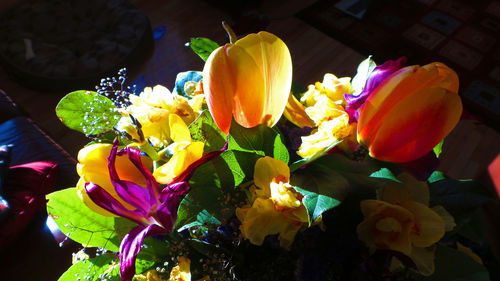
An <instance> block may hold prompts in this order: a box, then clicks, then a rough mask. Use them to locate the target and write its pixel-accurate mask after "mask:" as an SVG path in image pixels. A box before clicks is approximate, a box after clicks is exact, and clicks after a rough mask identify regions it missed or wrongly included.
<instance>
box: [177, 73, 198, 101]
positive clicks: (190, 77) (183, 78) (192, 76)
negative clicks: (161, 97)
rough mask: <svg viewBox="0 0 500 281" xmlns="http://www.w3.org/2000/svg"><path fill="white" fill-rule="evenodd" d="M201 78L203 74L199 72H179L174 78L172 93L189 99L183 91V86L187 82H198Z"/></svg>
mask: <svg viewBox="0 0 500 281" xmlns="http://www.w3.org/2000/svg"><path fill="white" fill-rule="evenodd" d="M202 77H203V74H202V73H201V72H200V71H185V72H179V73H178V74H177V77H176V78H175V87H174V90H173V91H172V92H173V93H177V94H178V95H181V96H185V97H187V98H190V97H189V96H188V95H187V94H186V92H185V91H184V85H185V84H186V82H189V81H193V82H198V81H200V80H201V78H202Z"/></svg>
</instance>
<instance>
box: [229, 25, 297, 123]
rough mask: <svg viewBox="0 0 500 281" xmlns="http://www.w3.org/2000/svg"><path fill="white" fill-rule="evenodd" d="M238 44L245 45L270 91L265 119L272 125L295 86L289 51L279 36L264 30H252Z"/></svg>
mask: <svg viewBox="0 0 500 281" xmlns="http://www.w3.org/2000/svg"><path fill="white" fill-rule="evenodd" d="M235 45H237V46H239V47H241V48H243V49H244V50H245V51H246V52H247V53H248V54H249V55H250V56H251V57H252V58H253V60H254V61H255V63H256V64H257V66H258V67H259V68H260V73H262V75H263V77H264V81H265V86H264V87H265V92H266V93H267V94H266V96H265V99H266V100H265V103H264V105H265V108H264V116H263V119H262V121H264V122H266V123H265V124H266V125H268V126H273V125H274V124H276V122H278V120H279V118H280V117H281V114H282V113H283V110H284V109H285V106H286V103H287V101H288V95H289V93H290V89H291V86H292V58H291V56H290V51H289V50H288V47H287V46H286V44H285V43H284V42H283V41H282V40H281V39H280V38H278V37H277V36H275V35H273V34H271V33H269V32H265V31H261V32H259V33H257V34H250V35H248V36H246V37H244V38H242V39H240V40H238V41H236V43H235Z"/></svg>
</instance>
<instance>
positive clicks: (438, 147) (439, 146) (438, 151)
mask: <svg viewBox="0 0 500 281" xmlns="http://www.w3.org/2000/svg"><path fill="white" fill-rule="evenodd" d="M443 143H444V139H443V140H442V141H440V142H439V143H438V144H437V145H436V146H435V147H434V149H433V150H434V154H436V157H438V158H439V155H441V152H442V151H443Z"/></svg>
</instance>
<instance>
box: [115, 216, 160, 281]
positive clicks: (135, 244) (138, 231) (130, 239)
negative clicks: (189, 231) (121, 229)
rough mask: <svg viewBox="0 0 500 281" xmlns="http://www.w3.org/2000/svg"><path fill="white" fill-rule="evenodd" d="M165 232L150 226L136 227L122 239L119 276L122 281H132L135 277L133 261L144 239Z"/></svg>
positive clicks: (156, 226)
mask: <svg viewBox="0 0 500 281" xmlns="http://www.w3.org/2000/svg"><path fill="white" fill-rule="evenodd" d="M165 232H166V231H165V229H164V228H161V227H160V226H158V225H155V224H152V225H149V226H148V227H144V226H137V227H135V228H133V229H132V230H131V231H130V232H129V233H127V235H125V237H123V240H122V243H121V244H120V274H121V277H122V280H123V281H132V278H133V277H134V275H135V260H136V258H137V254H139V251H140V250H141V246H142V243H143V242H144V238H146V237H147V236H152V235H157V234H161V233H165Z"/></svg>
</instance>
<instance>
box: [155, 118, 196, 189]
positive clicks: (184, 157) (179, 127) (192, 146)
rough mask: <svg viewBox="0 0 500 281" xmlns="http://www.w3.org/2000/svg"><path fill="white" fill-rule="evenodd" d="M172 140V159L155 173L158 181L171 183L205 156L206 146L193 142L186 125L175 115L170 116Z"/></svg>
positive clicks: (169, 147) (170, 147)
mask: <svg viewBox="0 0 500 281" xmlns="http://www.w3.org/2000/svg"><path fill="white" fill-rule="evenodd" d="M170 129H171V131H172V132H171V138H172V141H174V143H172V144H170V145H169V146H168V147H167V150H168V151H169V152H170V154H172V157H171V158H170V159H169V160H168V162H167V163H165V164H163V165H161V166H160V167H159V168H157V169H156V170H155V171H154V172H153V176H154V177H155V179H156V181H157V182H159V183H161V184H167V183H171V182H172V181H173V180H174V179H175V178H176V177H177V176H178V175H179V174H181V173H182V172H183V171H185V170H186V168H187V167H188V166H189V165H191V164H192V163H193V162H194V161H196V160H198V159H200V158H201V157H202V156H203V149H204V147H205V144H204V143H203V142H199V141H198V142H191V134H190V132H189V129H188V127H187V126H186V124H185V123H184V122H183V121H182V120H181V119H180V117H178V116H177V115H175V114H172V115H170Z"/></svg>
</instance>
